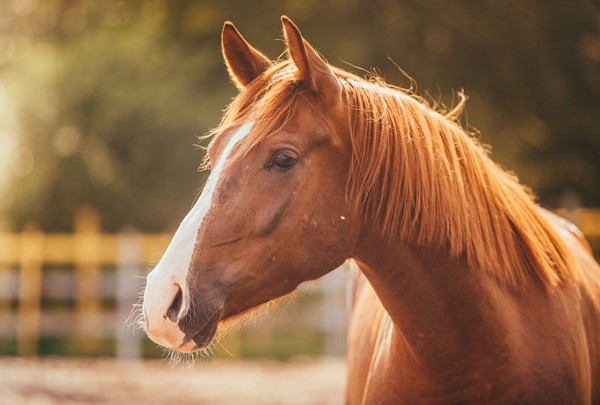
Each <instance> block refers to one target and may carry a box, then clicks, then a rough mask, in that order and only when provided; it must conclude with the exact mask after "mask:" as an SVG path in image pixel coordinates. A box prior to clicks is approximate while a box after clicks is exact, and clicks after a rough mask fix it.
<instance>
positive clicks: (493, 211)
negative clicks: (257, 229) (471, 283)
mask: <svg viewBox="0 0 600 405" xmlns="http://www.w3.org/2000/svg"><path fill="white" fill-rule="evenodd" d="M332 70H333V71H334V73H335V74H336V76H337V77H338V79H339V81H340V83H341V85H342V92H343V97H344V100H345V101H346V102H347V104H348V111H349V117H348V120H349V123H350V141H351V145H352V159H351V163H350V171H349V175H348V186H347V195H348V198H349V200H350V202H352V203H353V204H354V207H355V209H356V211H357V212H359V213H360V214H361V215H362V218H363V219H364V221H365V223H367V224H370V225H374V226H376V227H378V228H379V229H381V232H382V236H383V237H385V238H389V239H400V240H403V241H406V242H408V243H415V244H416V245H421V246H437V247H441V248H447V249H448V250H449V252H450V254H451V255H453V256H456V257H457V256H460V255H464V256H465V257H466V259H467V261H468V263H469V265H471V266H472V267H476V268H481V269H484V270H486V271H489V272H491V273H492V275H493V276H495V277H496V278H497V279H498V280H499V281H501V282H504V283H505V284H506V285H508V286H509V287H511V288H516V289H518V288H519V286H521V285H523V284H524V283H525V282H526V281H527V280H528V279H531V278H533V279H535V280H536V281H538V282H539V283H541V284H542V285H543V286H545V287H550V286H554V285H557V284H559V283H561V282H564V281H568V280H573V279H574V278H575V277H576V275H575V273H574V269H575V268H576V267H575V266H573V260H574V259H573V258H572V256H571V253H570V252H569V250H568V249H567V247H566V246H565V244H564V242H563V241H562V240H561V237H560V236H559V234H558V232H557V230H556V229H555V228H554V227H553V225H552V224H551V223H550V222H549V221H548V220H547V219H546V218H545V217H544V216H543V214H542V210H541V208H540V207H539V206H538V205H537V203H536V202H535V199H534V196H533V194H532V193H531V191H530V190H529V189H528V188H526V187H524V186H523V185H521V184H520V183H519V180H518V178H517V177H516V176H515V175H514V174H512V173H509V172H507V171H506V170H504V169H503V168H501V167H500V166H499V165H497V164H496V163H495V162H493V161H492V160H491V158H490V157H489V154H488V150H487V149H486V148H485V147H484V146H482V145H481V144H480V143H479V142H478V141H477V140H476V139H475V138H474V137H473V136H471V134H469V133H468V132H467V131H465V130H464V129H463V128H462V127H461V126H460V125H459V124H458V123H457V122H456V120H455V119H453V118H452V115H453V114H454V113H455V112H456V111H455V110H456V109H455V110H453V111H452V112H451V113H450V114H442V113H440V112H437V111H435V110H434V109H433V108H431V107H429V106H428V105H427V104H426V103H425V102H424V101H423V100H421V99H419V98H417V97H415V96H413V95H411V94H409V93H408V92H407V91H405V90H403V89H401V88H398V87H394V86H391V85H389V84H386V83H384V82H383V81H382V80H381V79H376V80H375V81H369V80H365V79H362V78H359V77H358V76H355V75H353V74H350V73H348V72H345V71H343V70H341V69H337V68H333V67H332ZM306 93H307V92H306V89H305V88H304V87H303V86H302V83H301V82H299V81H298V79H297V78H296V69H295V67H294V65H293V64H292V63H290V62H289V61H284V62H279V63H277V64H275V65H273V66H272V67H270V68H269V69H268V70H267V71H265V72H264V73H263V74H262V75H261V76H259V77H258V78H257V79H256V80H254V81H253V82H252V83H250V85H249V86H248V87H246V88H245V89H244V90H243V91H242V92H241V93H240V95H238V97H236V98H235V99H234V100H233V102H232V103H231V104H230V106H229V107H228V108H227V110H226V113H225V115H224V117H223V120H222V122H221V124H220V125H219V127H218V128H217V129H216V130H214V133H216V134H218V133H219V132H221V130H222V129H223V128H225V127H228V126H230V125H232V124H235V123H236V122H239V121H240V120H254V121H256V124H255V127H254V128H253V131H252V134H251V135H250V136H249V138H247V140H246V142H245V144H244V145H242V146H241V148H240V150H238V152H237V153H240V154H245V153H247V151H248V150H250V149H251V148H252V147H253V146H255V145H256V144H257V143H259V142H261V141H262V140H264V139H265V138H266V137H268V135H269V134H270V133H273V132H274V131H276V130H277V129H279V128H282V127H283V126H284V125H285V124H286V123H287V122H288V121H289V119H290V117H291V115H292V114H293V111H294V109H295V108H296V105H297V102H298V100H299V98H300V97H304V98H305V99H307V100H309V101H310V97H309V96H308V95H307V94H306ZM233 158H234V159H235V156H234V157H233Z"/></svg>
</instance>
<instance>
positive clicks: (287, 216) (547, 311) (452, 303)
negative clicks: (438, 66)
mask: <svg viewBox="0 0 600 405" xmlns="http://www.w3.org/2000/svg"><path fill="white" fill-rule="evenodd" d="M282 22H283V28H284V34H285V41H286V44H287V51H288V54H289V59H288V60H283V61H278V62H272V61H270V60H269V59H268V58H266V57H265V56H264V55H263V54H262V53H261V52H259V51H257V50H256V49H254V48H253V47H252V46H250V45H249V44H248V43H247V42H246V41H245V40H244V38H243V37H242V36H241V35H240V34H239V32H238V31H237V30H236V29H235V27H234V26H233V25H232V24H231V23H229V22H228V23H225V26H224V28H223V32H222V47H223V55H224V57H225V61H226V64H227V68H228V70H229V73H230V75H231V78H232V79H233V81H234V82H235V84H236V85H237V86H238V87H239V89H240V93H239V95H238V96H237V97H236V98H235V99H234V100H233V102H232V103H231V105H230V106H229V107H228V109H227V111H226V113H225V115H224V117H223V119H222V122H221V124H220V125H219V127H218V128H217V129H216V130H215V131H214V139H213V141H212V142H211V145H210V147H209V150H208V159H209V164H210V166H211V168H212V172H211V174H210V177H209V179H208V180H207V183H206V185H205V187H204V190H203V192H202V194H201V195H200V197H199V199H198V201H197V202H196V203H195V205H194V206H193V208H192V210H191V211H190V212H189V214H188V215H187V216H186V217H185V219H184V220H183V221H182V223H181V225H180V227H179V229H178V230H177V232H176V233H175V236H174V237H173V240H172V242H171V244H170V246H169V248H168V249H167V251H166V253H165V254H164V256H163V258H162V259H161V260H160V262H159V263H158V265H157V266H156V268H155V269H154V270H153V271H152V272H151V273H150V274H149V275H148V280H147V286H146V290H145V294H144V303H143V312H144V317H145V322H146V330H147V333H148V335H149V336H150V338H151V339H152V340H154V341H155V342H157V343H158V344H160V345H163V346H165V347H167V348H170V349H173V350H175V351H180V352H192V351H196V350H198V349H201V348H205V347H206V346H207V345H209V343H210V342H211V341H212V340H213V337H214V336H215V333H216V331H217V329H220V328H221V326H222V325H223V323H225V322H226V321H228V320H230V319H232V318H235V317H237V316H238V315H240V314H242V313H246V312H248V311H249V310H251V309H253V308H255V307H257V306H259V305H261V304H264V303H266V302H268V301H271V300H273V299H275V298H278V297H281V296H283V295H286V294H288V293H289V292H291V291H293V290H294V289H295V288H296V287H297V286H298V285H299V284H300V283H302V282H303V281H306V280H312V279H316V278H318V277H321V276H323V275H324V274H326V273H328V272H329V271H332V270H333V269H335V268H337V267H338V266H340V265H341V264H342V263H343V262H344V261H345V260H347V259H352V260H353V262H354V263H355V264H356V265H357V266H358V268H360V270H361V272H362V275H364V278H363V277H362V276H361V279H360V280H359V281H358V282H357V289H356V291H355V295H354V308H353V315H352V320H351V326H350V332H349V354H348V356H349V372H348V384H347V392H346V398H347V402H348V403H352V404H355V403H367V404H381V403H390V404H396V403H407V404H416V403H428V404H436V403H440V404H449V403H497V404H510V403H531V404H555V403H556V404H566V403H577V404H591V403H600V266H599V265H598V263H597V262H596V261H595V260H594V258H593V256H592V254H591V251H590V249H589V246H588V245H587V243H586V242H585V240H584V239H583V238H582V236H581V234H580V233H579V231H578V230H577V229H576V228H575V227H574V226H573V225H571V224H569V223H568V222H566V221H565V220H563V219H560V218H558V217H556V216H555V215H553V214H551V213H549V212H548V211H545V210H544V209H542V208H541V207H539V206H538V205H537V204H536V203H535V202H534V199H533V197H532V195H531V193H530V192H529V191H528V190H527V189H526V188H525V187H524V186H522V185H520V184H519V182H518V179H517V178H516V177H515V176H514V175H512V174H509V173H507V172H506V171H505V170H503V169H502V168H500V167H499V166H498V165H496V164H495V163H494V162H492V160H491V159H490V157H489V156H488V154H487V153H486V150H485V148H482V147H481V145H480V144H478V142H477V141H476V140H475V139H473V138H472V137H471V136H470V135H469V134H468V133H466V132H465V130H463V129H462V128H461V127H460V125H458V124H457V123H456V122H455V120H454V119H453V117H452V115H453V114H441V113H439V112H436V111H434V110H433V109H432V108H430V107H429V106H428V105H426V104H425V103H424V102H423V101H422V100H419V99H418V98H416V97H415V96H413V95H411V94H409V93H408V92H407V91H404V90H402V89H399V88H395V87H392V86H390V85H387V84H385V83H383V82H382V81H381V80H375V81H367V80H364V79H361V78H359V77H357V76H354V75H352V74H350V73H347V72H344V71H343V70H340V69H337V68H334V67H332V66H331V65H329V64H327V63H326V62H325V61H324V60H323V59H322V58H321V57H320V56H319V54H318V53H317V52H316V51H315V50H314V48H313V47H312V46H311V45H310V44H309V43H308V42H307V41H306V40H305V39H304V38H303V37H302V35H301V33H300V31H299V30H298V28H297V27H296V26H295V25H294V24H293V23H292V22H291V21H290V20H289V19H287V18H285V17H282Z"/></svg>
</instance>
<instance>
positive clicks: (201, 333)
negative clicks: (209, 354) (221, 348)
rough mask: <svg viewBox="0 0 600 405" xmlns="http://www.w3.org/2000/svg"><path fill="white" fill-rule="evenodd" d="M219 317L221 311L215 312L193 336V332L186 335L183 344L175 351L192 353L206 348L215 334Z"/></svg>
mask: <svg viewBox="0 0 600 405" xmlns="http://www.w3.org/2000/svg"><path fill="white" fill-rule="evenodd" d="M221 315H222V311H217V312H216V313H215V314H214V315H213V316H212V317H211V318H210V319H209V320H208V321H207V322H206V323H205V324H204V325H202V327H201V328H200V329H199V330H198V331H197V332H196V333H195V334H193V333H194V332H191V333H187V334H186V339H185V340H184V342H183V343H182V344H181V345H180V346H179V347H178V348H177V349H175V350H177V351H180V352H193V351H196V350H202V349H205V348H207V347H208V345H210V343H211V342H212V341H213V339H214V338H215V335H216V334H217V326H218V325H219V321H220V320H221Z"/></svg>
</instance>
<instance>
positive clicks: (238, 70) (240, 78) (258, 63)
mask: <svg viewBox="0 0 600 405" xmlns="http://www.w3.org/2000/svg"><path fill="white" fill-rule="evenodd" d="M221 47H222V50H223V57H224V58H225V64H226V65H227V70H228V71H229V76H231V79H232V80H233V82H234V83H235V84H236V86H237V87H238V88H240V89H243V88H244V87H246V86H247V85H248V84H250V82H251V81H252V80H254V79H256V78H257V77H258V76H260V74H261V73H262V72H264V71H265V70H266V69H267V68H268V67H269V66H271V61H269V59H268V58H267V57H266V56H265V55H263V54H262V53H261V52H259V51H257V50H256V49H254V48H253V47H252V46H251V45H250V44H249V43H248V42H246V40H245V39H244V37H242V34H240V33H239V31H238V30H237V29H236V28H235V26H234V25H233V23H231V22H229V21H227V22H225V24H224V25H223V31H221Z"/></svg>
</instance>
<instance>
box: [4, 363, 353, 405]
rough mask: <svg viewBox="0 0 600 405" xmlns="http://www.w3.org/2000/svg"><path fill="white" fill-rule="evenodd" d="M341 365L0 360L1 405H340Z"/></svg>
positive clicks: (343, 376) (342, 385) (342, 378)
mask: <svg viewBox="0 0 600 405" xmlns="http://www.w3.org/2000/svg"><path fill="white" fill-rule="evenodd" d="M344 379H345V363H344V360H343V359H337V358H324V359H316V360H315V359H302V360H295V361H288V362H271V361H241V360H240V361H238V360H235V361H233V360H203V361H198V362H197V363H196V364H195V365H194V366H189V365H175V366H171V365H169V364H168V363H167V361H166V360H153V361H143V362H141V361H140V362H136V363H132V362H119V361H117V360H112V359H67V360H65V359H58V358H56V359H55V358H48V359H46V358H43V359H21V358H12V357H4V358H0V404H11V405H12V404H36V405H37V404H61V405H62V404H244V405H249V404H261V405H262V404H340V403H342V399H343V390H344V384H345V382H344Z"/></svg>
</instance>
